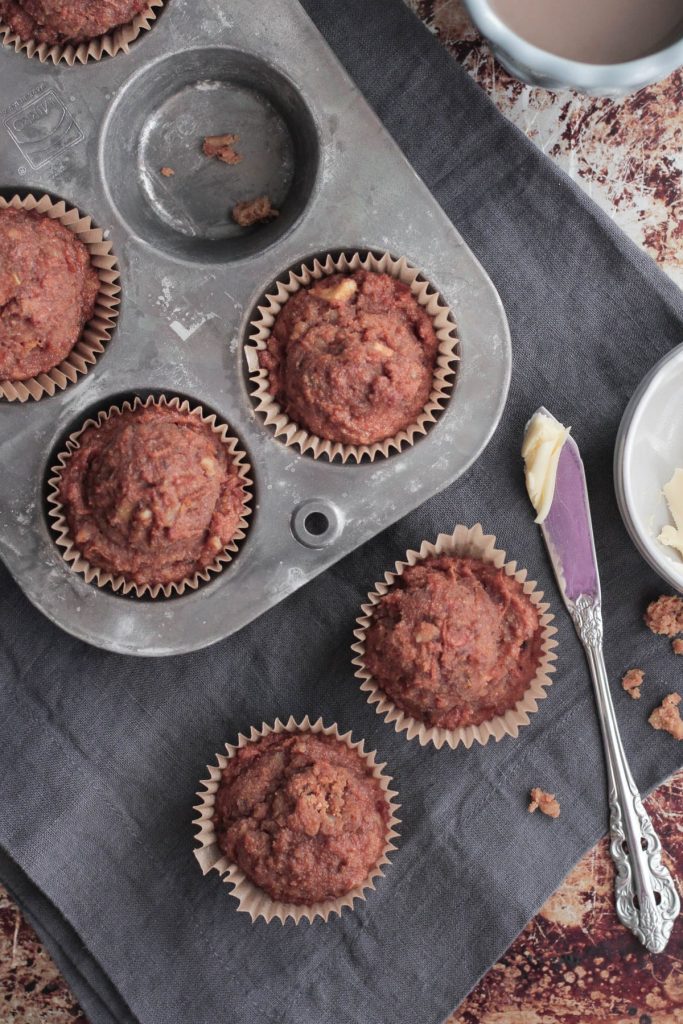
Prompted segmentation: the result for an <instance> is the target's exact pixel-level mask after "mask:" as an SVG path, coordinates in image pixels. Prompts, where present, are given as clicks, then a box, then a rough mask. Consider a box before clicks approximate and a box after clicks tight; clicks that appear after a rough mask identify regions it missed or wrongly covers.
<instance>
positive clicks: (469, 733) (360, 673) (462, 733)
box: [352, 524, 557, 749]
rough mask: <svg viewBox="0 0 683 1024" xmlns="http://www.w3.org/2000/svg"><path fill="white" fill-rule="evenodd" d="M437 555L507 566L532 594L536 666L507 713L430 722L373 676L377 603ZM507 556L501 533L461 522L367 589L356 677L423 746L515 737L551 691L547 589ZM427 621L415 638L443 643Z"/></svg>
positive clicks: (383, 711) (389, 718)
mask: <svg viewBox="0 0 683 1024" xmlns="http://www.w3.org/2000/svg"><path fill="white" fill-rule="evenodd" d="M438 556H455V557H458V558H465V559H471V560H475V561H479V562H483V563H486V564H489V565H491V566H493V567H495V569H497V570H502V571H503V573H504V574H505V576H507V577H510V578H511V579H512V580H514V581H515V582H516V584H518V587H517V588H515V589H516V591H517V593H518V594H521V593H523V594H524V595H525V596H526V598H528V600H529V602H530V603H531V605H533V606H534V608H535V609H536V613H537V616H538V630H539V631H538V632H537V633H536V634H535V637H534V643H535V654H536V657H537V662H536V671H535V673H534V675H533V677H532V678H531V679H530V680H529V682H528V684H527V686H526V689H525V690H524V691H523V693H522V694H521V696H520V697H519V698H518V699H517V700H516V701H515V703H514V705H513V706H511V707H509V708H507V710H505V711H504V712H503V713H500V714H496V715H494V716H492V717H490V718H488V719H486V720H485V721H482V722H480V723H478V724H467V725H461V726H458V727H455V728H446V727H442V726H439V725H430V724H428V723H427V722H425V721H420V720H419V719H418V718H416V717H413V716H412V715H411V714H409V713H408V712H407V711H406V710H404V709H402V708H401V707H399V706H398V705H397V704H396V703H395V702H394V701H393V700H392V699H391V697H390V696H389V695H388V694H387V693H386V692H385V690H383V689H382V687H381V686H380V685H379V683H378V682H377V680H376V679H375V678H373V675H372V673H371V672H370V671H369V669H368V667H367V664H366V653H367V650H366V641H367V635H368V630H369V629H370V627H371V624H372V622H373V615H374V614H375V611H376V609H377V606H378V605H379V604H380V602H381V601H382V599H383V598H384V597H385V595H387V594H388V593H390V591H391V589H392V587H395V585H396V583H397V581H398V580H399V579H400V578H401V577H402V576H403V574H404V573H405V571H406V569H407V568H408V567H409V566H411V567H412V566H415V565H417V564H418V563H420V562H422V561H424V560H425V559H431V558H436V557H438ZM506 559H507V556H506V553H505V552H504V551H501V550H500V549H498V548H496V538H495V537H493V536H490V535H486V534H485V533H484V531H483V529H482V527H481V525H480V524H477V525H476V526H473V527H471V528H468V527H466V526H456V528H455V530H454V531H453V533H452V534H445V533H442V534H439V536H438V537H437V539H436V541H435V543H434V544H431V543H429V542H428V541H423V542H422V545H421V546H420V549H419V551H408V552H407V553H406V555H405V557H404V559H403V560H402V561H400V562H397V563H396V566H395V568H394V570H393V571H392V572H387V573H385V577H384V580H383V581H382V582H379V583H376V584H375V588H374V590H372V591H371V593H370V594H368V600H367V603H366V604H364V605H363V606H362V609H361V611H362V614H361V615H360V617H359V618H358V619H357V621H356V625H357V627H358V628H357V629H356V630H355V631H354V636H355V637H356V643H355V644H353V646H352V650H353V652H354V653H355V655H356V657H355V658H354V659H353V664H354V665H355V666H357V671H356V676H357V677H358V678H359V679H361V680H362V684H361V690H362V691H363V692H364V693H366V694H367V700H368V703H369V704H374V705H375V711H376V712H377V714H379V715H383V716H384V719H385V721H386V722H387V723H392V724H393V725H394V728H395V730H396V732H405V733H406V738H407V739H409V740H412V739H418V740H419V742H420V744H421V745H422V746H425V745H426V744H427V743H432V744H433V745H434V746H435V747H437V749H440V748H441V747H443V746H444V745H445V744H446V745H448V746H449V747H451V748H455V747H457V746H458V745H459V744H462V745H463V746H465V747H467V748H469V747H471V746H472V744H473V743H475V742H476V743H479V744H481V745H482V746H483V745H485V744H486V743H488V742H489V740H491V739H493V740H496V741H498V740H500V739H502V738H503V736H512V737H516V736H517V735H518V733H519V730H520V728H521V727H522V726H525V725H528V724H529V716H530V715H531V714H533V713H534V712H535V711H537V710H538V702H539V701H541V700H543V698H544V697H546V696H547V694H546V689H547V687H548V686H550V684H551V682H552V679H551V675H552V673H553V672H554V671H555V665H554V662H555V661H556V658H557V655H556V654H555V653H554V651H555V648H556V647H557V642H556V640H554V639H553V637H554V636H555V634H556V632H557V630H556V629H555V627H554V626H552V625H551V623H552V621H553V618H554V617H553V615H552V614H550V612H549V611H548V608H549V605H548V604H546V603H544V602H543V593H542V592H541V591H540V590H538V589H537V588H536V584H535V583H534V582H533V581H531V580H529V579H527V570H526V569H519V568H518V567H517V563H516V562H508V561H507V560H506ZM423 626H424V636H423V635H418V634H419V632H420V630H419V626H418V628H416V630H415V631H413V639H414V640H415V642H416V643H418V644H422V643H425V644H427V645H429V644H430V643H432V642H437V643H438V642H440V637H439V636H438V635H437V634H439V633H440V627H437V626H436V625H435V624H434V623H431V622H430V621H429V615H428V614H426V616H425V623H424V624H423ZM427 655H428V650H427V649H426V648H425V657H426V656H427Z"/></svg>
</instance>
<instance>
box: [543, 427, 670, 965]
mask: <svg viewBox="0 0 683 1024" xmlns="http://www.w3.org/2000/svg"><path fill="white" fill-rule="evenodd" d="M538 412H539V413H540V414H542V415H545V416H550V417H551V418H552V415H551V414H550V413H548V412H547V410H546V409H544V408H543V407H541V408H540V409H539V410H538ZM541 532H542V533H543V538H544V540H545V543H546V546H547V548H548V553H549V555H550V561H551V562H552V566H553V570H554V572H555V576H556V578H557V583H558V586H559V588H560V593H561V594H562V598H563V600H564V603H565V605H566V606H567V610H568V611H569V614H570V615H571V617H572V621H573V622H574V626H575V627H576V632H577V633H578V635H579V638H580V640H581V643H582V644H583V647H584V650H585V652H586V658H587V660H588V665H589V668H590V673H591V677H592V679H593V686H594V690H595V702H596V704H597V709H598V718H599V720H600V730H601V732H602V739H603V747H604V753H605V762H606V765H607V783H608V794H609V813H610V853H611V855H612V859H613V861H614V864H615V866H616V872H617V873H616V879H615V892H616V910H617V915H618V917H619V919H620V920H621V921H622V923H623V924H625V925H626V927H627V928H630V929H631V931H632V932H633V934H634V935H635V936H636V937H637V938H638V939H639V940H640V942H642V943H643V945H644V946H645V947H646V948H647V949H649V950H650V952H652V953H661V951H662V950H663V949H664V948H665V947H666V944H667V942H668V941H669V936H670V935H671V930H672V928H673V924H674V921H675V919H676V917H677V916H678V913H679V911H680V900H679V896H678V892H677V891H676V885H675V883H674V880H673V878H672V877H671V874H670V872H669V871H668V869H667V868H666V867H665V866H664V864H663V863H662V846H661V843H660V841H659V837H658V836H657V833H656V832H655V830H654V828H653V825H652V821H651V820H650V817H649V815H648V814H647V811H646V810H645V808H644V807H643V802H642V800H641V798H640V794H639V792H638V789H637V787H636V784H635V782H634V781H633V776H632V775H631V771H630V769H629V766H628V762H627V760H626V755H625V753H624V748H623V745H622V742H621V736H620V735H619V726H618V724H617V718H616V714H615V711H614V705H613V703H612V697H611V694H610V688H609V682H608V679H607V669H606V667H605V659H604V656H603V650H602V637H603V628H602V602H601V592H600V576H599V573H598V563H597V559H596V555H595V543H594V540H593V526H592V522H591V513H590V506H589V503H588V490H587V487H586V476H585V472H584V468H583V462H582V461H581V455H580V453H579V449H578V446H577V444H576V442H575V441H574V439H573V438H572V437H571V436H569V437H568V438H567V439H566V441H565V442H564V445H563V447H562V450H561V452H560V457H559V461H558V463H557V475H556V478H555V490H554V495H553V498H552V504H551V505H550V510H549V512H548V514H547V516H546V518H545V520H544V522H543V523H542V524H541Z"/></svg>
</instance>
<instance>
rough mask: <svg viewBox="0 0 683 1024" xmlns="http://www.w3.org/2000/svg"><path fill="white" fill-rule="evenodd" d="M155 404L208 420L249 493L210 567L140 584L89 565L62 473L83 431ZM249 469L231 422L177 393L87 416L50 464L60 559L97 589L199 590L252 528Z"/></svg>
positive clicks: (146, 593)
mask: <svg viewBox="0 0 683 1024" xmlns="http://www.w3.org/2000/svg"><path fill="white" fill-rule="evenodd" d="M151 405H158V406H167V407H168V408H169V409H177V410H178V411H179V412H182V413H192V414H193V415H195V416H198V417H199V418H200V419H201V420H202V422H203V423H206V424H207V425H208V426H209V427H211V429H212V430H213V431H214V433H215V434H217V435H218V436H219V438H220V440H221V441H222V442H223V443H224V444H225V446H226V447H227V449H228V453H229V455H230V457H231V459H232V462H233V465H234V466H236V468H237V471H238V474H239V477H240V479H241V481H242V483H243V485H244V488H245V494H246V496H245V500H244V509H243V512H242V516H241V518H240V521H239V524H238V529H237V532H236V533H235V536H234V537H233V538H232V540H231V541H230V543H229V544H228V545H227V546H226V547H225V548H224V549H223V551H221V552H220V553H219V554H218V555H217V556H216V559H215V561H214V562H212V563H211V565H208V566H206V567H205V568H204V569H202V570H201V571H200V572H195V573H194V574H193V575H192V576H189V577H188V578H187V579H184V580H180V581H179V582H174V583H163V584H162V583H155V584H151V583H145V584H138V583H134V582H132V581H131V580H127V579H126V578H125V576H115V575H114V574H113V573H111V572H106V571H105V570H104V569H98V568H97V567H96V566H93V565H91V564H90V562H88V560H87V559H86V558H85V557H84V556H83V555H82V554H81V553H80V551H79V550H78V548H77V547H76V544H75V541H74V539H73V537H72V536H71V534H70V532H69V524H68V522H67V519H66V515H65V513H64V507H63V505H62V503H61V500H60V494H59V487H60V484H61V479H62V471H63V470H64V467H65V466H66V464H67V462H68V461H69V459H70V458H71V455H72V454H73V452H74V451H75V450H76V449H77V448H78V446H79V440H78V439H79V437H80V436H81V434H82V433H83V432H84V431H85V430H87V429H88V428H89V427H101V426H102V424H103V423H105V422H106V420H108V419H109V418H110V417H111V416H120V415H121V413H123V412H130V411H131V410H133V409H139V408H140V407H144V408H148V407H149V406H151ZM250 473H251V466H250V465H249V463H248V462H247V461H246V455H245V453H244V452H243V451H242V450H241V448H240V447H239V441H238V440H237V438H235V437H232V436H231V435H230V432H229V428H228V426H227V424H225V423H220V422H219V421H218V420H217V418H216V416H215V415H213V414H211V415H207V414H206V413H205V412H204V410H203V409H202V408H201V406H194V407H193V406H191V405H190V403H189V402H188V401H187V400H186V399H181V398H177V397H172V398H167V397H166V396H165V395H161V396H160V397H159V398H154V397H153V396H151V395H150V397H149V398H147V399H145V400H144V401H143V400H142V399H141V398H135V399H133V401H132V402H128V401H126V402H123V403H122V404H121V406H117V405H112V406H111V407H110V408H109V409H107V410H105V411H102V412H100V413H98V415H97V416H96V417H95V418H94V419H93V418H89V419H87V420H86V421H85V423H84V424H83V425H82V426H81V427H79V429H78V430H76V431H74V433H73V434H71V435H70V436H69V437H68V438H67V441H66V447H65V449H64V451H62V452H61V453H60V454H59V455H58V457H57V463H56V465H54V466H52V469H51V476H50V479H49V480H48V496H47V501H48V515H49V517H50V519H51V520H52V522H51V523H50V526H51V527H52V529H53V530H54V532H55V534H56V535H57V537H56V543H57V546H58V547H59V548H60V549H61V555H62V557H63V558H64V560H65V561H66V562H67V563H68V564H69V567H70V568H71V569H73V571H74V572H78V573H80V574H81V575H82V576H84V577H85V581H86V583H95V584H96V585H97V586H98V587H111V589H112V590H114V591H115V592H117V593H118V592H119V591H120V592H121V593H122V594H126V595H127V594H131V593H132V594H134V595H135V596H136V597H152V598H157V597H160V596H162V597H171V595H177V596H180V595H181V594H184V593H185V591H186V590H188V589H189V590H196V589H197V587H198V586H199V585H200V583H207V582H208V581H209V580H210V578H211V574H212V573H214V574H215V573H219V572H221V571H222V570H223V569H224V568H225V566H226V565H227V564H228V562H230V561H232V557H233V555H234V553H235V552H236V551H237V549H238V542H239V541H241V540H242V539H243V538H244V536H245V534H246V531H247V527H248V522H247V520H248V518H249V516H250V515H251V511H252V510H251V507H250V503H251V500H252V492H251V488H252V486H253V484H252V480H251V477H250Z"/></svg>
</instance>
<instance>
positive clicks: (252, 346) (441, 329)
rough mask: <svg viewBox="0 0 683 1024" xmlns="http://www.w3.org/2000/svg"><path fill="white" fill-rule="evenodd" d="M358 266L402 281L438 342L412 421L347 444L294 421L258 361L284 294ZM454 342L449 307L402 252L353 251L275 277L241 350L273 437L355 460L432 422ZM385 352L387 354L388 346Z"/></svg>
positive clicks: (446, 383)
mask: <svg viewBox="0 0 683 1024" xmlns="http://www.w3.org/2000/svg"><path fill="white" fill-rule="evenodd" d="M359 270H364V271H368V272H372V273H377V274H386V275H388V276H390V277H392V278H394V279H395V280H397V281H400V282H402V283H403V284H405V285H407V286H408V287H409V289H410V292H411V294H412V296H413V298H414V299H415V301H416V302H417V304H418V306H420V307H421V308H422V309H423V310H424V311H425V313H426V314H427V315H428V317H429V318H430V319H431V321H432V325H433V328H434V333H435V335H436V341H437V348H436V355H435V363H434V368H433V373H432V382H431V390H430V393H429V397H428V400H427V401H426V403H425V404H424V407H423V408H422V410H421V412H420V413H419V415H417V417H416V418H415V421H414V422H413V423H410V424H409V425H408V426H406V427H404V428H403V429H401V430H399V431H398V432H397V433H395V434H394V435H393V436H391V437H386V438H383V439H382V440H378V441H374V442H371V443H368V444H347V443H344V442H343V441H339V440H330V439H327V438H324V437H319V436H316V435H315V434H313V433H311V432H310V431H309V430H308V429H306V428H305V427H304V426H302V425H301V424H300V423H295V422H293V420H292V419H291V418H290V416H289V415H288V413H287V411H286V409H285V408H283V407H282V406H281V405H280V404H279V403H278V402H277V401H276V399H275V397H274V396H273V394H272V392H271V381H270V379H269V378H270V375H269V371H268V370H267V369H266V368H265V367H264V366H263V365H262V356H263V354H264V353H265V352H266V350H267V348H268V339H269V338H270V336H271V332H272V328H273V325H274V323H275V321H276V318H277V316H278V314H279V313H280V311H281V310H282V308H283V306H284V305H285V304H286V302H287V301H288V299H290V298H291V297H292V296H293V295H294V294H295V293H296V292H298V291H299V290H300V289H302V288H308V287H309V286H311V285H315V283H316V282H317V281H320V280H321V279H322V278H324V277H326V276H330V275H333V274H352V273H353V272H354V271H359ZM457 344H458V338H457V331H456V326H455V322H454V319H453V316H452V314H451V311H450V309H449V307H448V306H447V305H446V303H445V302H444V300H443V298H442V297H441V296H440V295H439V293H438V292H437V291H436V290H435V289H434V288H433V286H432V285H431V284H430V283H429V282H428V281H427V280H426V279H425V278H424V277H423V275H422V274H421V272H420V271H419V270H418V269H417V268H416V267H413V266H412V265H411V264H410V263H409V262H408V260H407V259H405V258H404V257H401V258H396V257H394V256H391V255H390V254H389V253H386V252H385V253H383V254H382V255H379V256H378V255H375V253H373V252H353V253H342V254H341V255H339V256H333V255H328V256H326V257H324V258H321V259H313V260H312V261H311V262H310V263H303V264H302V265H301V266H300V267H299V268H298V269H297V270H290V271H289V274H288V275H287V276H286V277H283V278H282V279H281V280H278V281H277V283H276V285H275V288H274V290H273V291H271V292H268V294H267V295H266V296H265V299H264V302H263V304H262V305H260V306H259V307H258V317H256V318H255V319H254V320H252V322H251V325H250V334H249V341H248V343H247V344H246V345H245V356H246V361H247V367H248V370H249V380H250V385H251V392H252V400H253V402H254V404H255V406H256V411H257V413H259V414H260V415H261V416H262V417H263V419H264V421H265V424H266V426H268V427H272V428H273V430H274V434H275V437H277V438H279V439H280V440H281V441H282V443H283V444H284V445H286V446H293V447H296V448H298V449H299V450H300V451H301V452H302V453H309V454H310V455H311V456H312V457H313V458H314V459H319V458H321V457H326V458H327V459H329V460H330V461H332V460H333V459H335V458H339V459H340V460H341V461H342V462H347V461H349V460H352V461H353V460H355V461H356V462H360V461H361V459H363V458H364V457H367V458H368V459H369V460H370V461H373V460H374V459H376V458H377V457H379V456H387V455H390V454H391V453H392V452H400V451H401V450H402V449H403V448H405V447H407V446H409V445H412V444H413V443H414V442H415V441H416V440H417V439H418V438H419V437H421V436H423V435H424V434H426V433H427V431H428V430H429V428H430V427H431V426H432V425H433V424H434V423H435V421H436V419H437V416H438V414H439V412H440V410H442V409H443V407H444V406H445V404H446V402H447V400H448V397H449V393H450V391H451V389H452V387H453V378H454V375H455V368H456V363H457V359H458V356H457V354H456V349H457ZM382 347H386V346H382ZM387 355H389V356H390V355H391V351H390V350H388V351H387Z"/></svg>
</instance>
